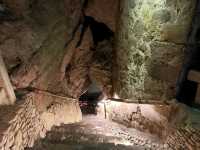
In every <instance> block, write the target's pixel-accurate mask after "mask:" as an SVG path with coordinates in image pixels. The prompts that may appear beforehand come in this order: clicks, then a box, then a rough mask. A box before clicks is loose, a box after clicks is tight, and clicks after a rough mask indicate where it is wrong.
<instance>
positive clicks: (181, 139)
mask: <svg viewBox="0 0 200 150" xmlns="http://www.w3.org/2000/svg"><path fill="white" fill-rule="evenodd" d="M199 114H200V112H199V111H198V110H195V109H193V108H189V107H187V106H185V105H182V104H176V103H172V104H171V105H147V104H131V103H123V102H116V101H103V102H102V103H100V104H99V108H98V115H99V116H101V117H103V118H105V117H106V118H107V119H109V120H112V121H114V122H117V123H120V124H123V125H125V126H126V127H128V128H135V129H138V130H140V131H142V132H146V133H150V134H153V135H156V136H158V137H159V138H160V140H162V142H161V144H159V146H158V147H160V149H167V150H168V149H172V150H177V149H190V150H194V149H195V150H196V149H199V148H200V144H199V141H200V135H199V127H200V121H199V117H198V116H199ZM122 136H127V138H128V139H131V137H130V136H131V135H129V134H128V135H127V134H122ZM136 137H137V136H136ZM133 139H134V136H133ZM134 142H136V143H138V145H140V143H143V145H145V146H147V147H149V148H153V147H155V144H156V143H154V142H151V141H149V142H145V141H144V139H135V140H134ZM144 143H145V144H144ZM156 145H157V144H156ZM158 149H159V148H158Z"/></svg>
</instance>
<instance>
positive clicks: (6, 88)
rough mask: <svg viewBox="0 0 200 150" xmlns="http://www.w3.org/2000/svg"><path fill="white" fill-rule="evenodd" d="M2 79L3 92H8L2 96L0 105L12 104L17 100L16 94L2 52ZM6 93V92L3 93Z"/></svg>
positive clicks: (0, 78)
mask: <svg viewBox="0 0 200 150" xmlns="http://www.w3.org/2000/svg"><path fill="white" fill-rule="evenodd" d="M0 80H1V83H2V84H1V85H0V86H2V87H1V92H0V93H1V94H2V93H6V96H1V97H0V105H11V104H14V102H15V101H16V96H15V93H14V90H13V87H12V84H11V82H10V78H9V76H8V72H7V69H6V66H5V64H4V61H3V58H2V56H1V53H0ZM3 95H5V94H3Z"/></svg>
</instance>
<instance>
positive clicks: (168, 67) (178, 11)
mask: <svg viewBox="0 0 200 150" xmlns="http://www.w3.org/2000/svg"><path fill="white" fill-rule="evenodd" d="M195 4H196V0H191V1H187V0H177V1H175V0H166V1H162V0H156V1H149V0H135V1H131V0H126V1H122V2H121V6H120V10H121V19H120V21H119V23H118V33H117V34H116V39H117V40H116V51H115V56H116V60H115V67H114V71H113V72H114V75H113V77H114V80H113V85H114V91H115V92H116V94H117V95H119V97H121V98H130V99H141V100H145V99H150V100H169V99H172V98H173V97H174V96H175V82H176V78H177V75H178V72H179V70H180V66H181V64H182V61H183V55H184V47H185V46H184V44H185V43H186V39H187V35H188V33H189V30H190V25H191V21H192V17H193V13H194V8H195Z"/></svg>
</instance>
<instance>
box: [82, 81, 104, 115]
mask: <svg viewBox="0 0 200 150" xmlns="http://www.w3.org/2000/svg"><path fill="white" fill-rule="evenodd" d="M102 96H103V92H102V90H101V88H100V87H99V86H98V85H97V84H96V83H95V82H91V84H90V85H89V86H88V88H87V90H86V91H85V92H84V93H83V94H82V95H81V96H80V97H79V103H80V107H81V111H82V113H83V114H84V115H85V114H96V113H97V106H98V102H99V101H100V100H101V98H102Z"/></svg>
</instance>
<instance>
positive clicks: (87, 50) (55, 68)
mask: <svg viewBox="0 0 200 150" xmlns="http://www.w3.org/2000/svg"><path fill="white" fill-rule="evenodd" d="M2 6H5V7H6V9H7V10H9V12H10V15H12V18H13V19H12V20H9V21H2V23H1V33H2V35H1V44H0V50H1V51H2V55H3V57H4V60H5V62H6V65H7V68H8V70H9V74H10V76H11V80H12V83H13V85H14V87H15V89H22V88H34V89H39V90H43V91H49V92H51V93H55V94H59V95H67V96H70V97H74V98H78V97H79V96H80V95H81V94H82V92H83V91H85V90H87V87H88V85H89V84H90V82H91V80H95V82H97V83H98V86H99V87H100V88H101V89H102V91H105V93H109V91H110V89H111V88H110V87H111V79H110V77H111V67H108V66H111V59H112V57H111V56H112V42H111V39H112V37H109V38H107V37H106V36H105V37H104V35H103V34H104V32H105V34H106V31H104V29H102V36H101V37H100V38H98V35H95V32H96V31H98V30H101V26H102V24H103V25H104V26H106V25H108V26H106V28H108V29H109V28H110V29H109V30H110V31H111V30H113V31H114V30H115V24H116V14H117V8H118V3H117V2H116V1H112V2H111V3H109V5H107V3H106V1H104V2H101V5H99V2H98V1H94V2H90V1H89V2H84V1H81V0H75V1H70V0H59V1H54V0H51V1H48V2H47V1H34V0H33V1H18V2H15V1H10V0H8V1H6V0H5V1H3V4H2ZM102 10H104V11H102ZM96 11H97V12H98V13H95V12H96ZM103 12H104V13H103ZM105 12H106V13H105ZM107 14H110V15H109V16H108V17H105V16H107ZM86 16H90V17H91V18H93V22H88V23H85V22H86V21H87V20H86V19H85V18H86ZM99 24H100V25H99ZM95 28H96V29H95ZM94 36H97V37H94ZM94 40H99V41H95V45H94ZM96 43H98V44H96ZM107 54H108V55H107ZM105 56H106V57H105ZM104 57H105V58H104ZM98 59H99V60H101V61H98ZM107 64H108V66H107ZM105 65H106V67H105ZM104 68H105V69H104ZM106 68H107V69H106ZM102 78H104V80H105V81H104V80H102Z"/></svg>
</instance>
